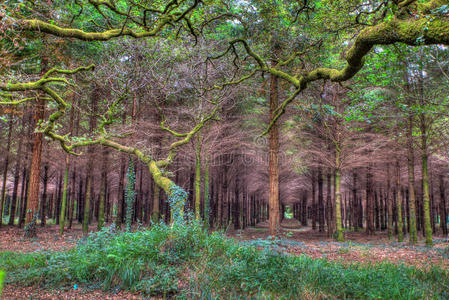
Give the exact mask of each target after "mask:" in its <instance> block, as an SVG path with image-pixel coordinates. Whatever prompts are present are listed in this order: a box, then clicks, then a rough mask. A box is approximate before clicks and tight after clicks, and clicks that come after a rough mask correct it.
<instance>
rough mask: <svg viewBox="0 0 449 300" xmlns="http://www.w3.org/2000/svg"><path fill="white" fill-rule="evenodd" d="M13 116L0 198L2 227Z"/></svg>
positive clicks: (10, 120)
mask: <svg viewBox="0 0 449 300" xmlns="http://www.w3.org/2000/svg"><path fill="white" fill-rule="evenodd" d="M12 123H13V119H12V117H9V121H8V138H7V142H6V157H5V168H4V169H3V179H2V195H1V200H0V227H1V226H2V224H3V205H4V203H5V197H6V184H7V179H8V167H9V151H10V148H11V134H12Z"/></svg>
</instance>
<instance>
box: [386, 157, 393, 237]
mask: <svg viewBox="0 0 449 300" xmlns="http://www.w3.org/2000/svg"><path fill="white" fill-rule="evenodd" d="M385 201H386V202H387V214H388V215H387V218H388V222H387V230H388V239H391V238H392V237H393V200H392V193H391V178H390V164H388V165H387V196H386V199H385Z"/></svg>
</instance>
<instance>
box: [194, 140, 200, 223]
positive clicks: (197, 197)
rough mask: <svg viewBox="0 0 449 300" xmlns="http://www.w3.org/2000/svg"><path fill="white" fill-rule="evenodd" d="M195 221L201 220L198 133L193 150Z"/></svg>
mask: <svg viewBox="0 0 449 300" xmlns="http://www.w3.org/2000/svg"><path fill="white" fill-rule="evenodd" d="M195 150H196V151H195V220H199V219H201V214H200V204H201V135H200V132H198V133H197V136H196V149H195Z"/></svg>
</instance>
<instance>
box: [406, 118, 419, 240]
mask: <svg viewBox="0 0 449 300" xmlns="http://www.w3.org/2000/svg"><path fill="white" fill-rule="evenodd" d="M408 123H409V124H408V130H407V149H408V153H407V161H408V162H407V167H408V192H409V197H408V199H409V214H410V227H409V238H410V244H412V245H413V244H416V243H417V241H418V236H417V231H416V209H415V203H416V196H415V158H414V151H413V136H412V132H413V116H412V115H410V116H409V122H408Z"/></svg>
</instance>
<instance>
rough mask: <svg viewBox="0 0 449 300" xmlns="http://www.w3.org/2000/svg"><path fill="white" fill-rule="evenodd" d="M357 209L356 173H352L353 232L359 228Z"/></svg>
mask: <svg viewBox="0 0 449 300" xmlns="http://www.w3.org/2000/svg"><path fill="white" fill-rule="evenodd" d="M358 207H359V205H358V201H357V173H356V172H355V171H354V172H353V173H352V219H353V226H354V231H357V230H358V228H359V226H358V225H359V220H358V211H357V208H358Z"/></svg>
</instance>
